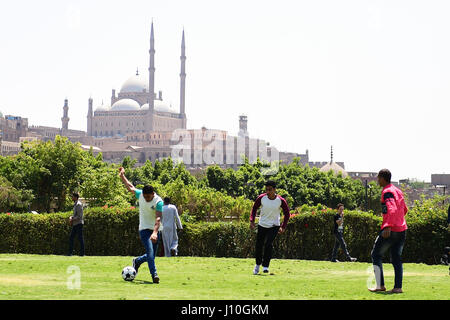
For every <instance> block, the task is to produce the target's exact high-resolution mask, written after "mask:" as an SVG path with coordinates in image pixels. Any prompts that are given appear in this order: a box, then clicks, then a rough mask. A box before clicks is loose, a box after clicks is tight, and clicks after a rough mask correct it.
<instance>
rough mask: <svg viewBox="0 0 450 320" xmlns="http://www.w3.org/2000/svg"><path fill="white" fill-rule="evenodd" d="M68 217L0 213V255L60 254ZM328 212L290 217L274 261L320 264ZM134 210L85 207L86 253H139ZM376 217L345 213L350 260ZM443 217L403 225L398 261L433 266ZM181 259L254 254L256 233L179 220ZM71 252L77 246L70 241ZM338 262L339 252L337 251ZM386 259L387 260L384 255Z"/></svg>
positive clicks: (443, 238)
mask: <svg viewBox="0 0 450 320" xmlns="http://www.w3.org/2000/svg"><path fill="white" fill-rule="evenodd" d="M70 214H71V213H69V212H67V213H55V214H45V215H33V214H16V215H6V214H0V253H31V254H57V255H60V254H66V253H67V249H68V237H69V233H70V228H71V227H70V226H69V225H68V224H67V219H68V217H69V216H70ZM334 214H335V212H334V211H333V210H330V209H324V210H312V211H311V210H309V211H306V212H300V213H299V214H297V215H293V216H292V217H291V219H290V220H289V224H288V227H287V230H286V232H285V233H284V234H282V235H279V236H277V238H276V240H275V242H274V258H285V259H307V260H326V259H329V258H330V254H331V251H332V248H333V245H334V236H333V234H332V229H333V215H334ZM138 220H139V217H138V211H137V209H135V208H130V209H103V208H94V209H88V210H86V212H85V228H84V235H85V244H86V254H87V255H101V256H106V255H126V256H134V255H139V254H142V252H143V247H142V245H141V243H140V240H139V236H138V232H137V228H138V224H139V223H138ZM380 224H381V217H378V216H375V215H373V214H371V213H365V212H359V211H349V212H346V215H345V229H344V230H345V231H344V237H345V240H346V242H347V245H348V247H349V249H350V253H351V255H352V256H354V257H357V258H358V260H359V261H364V262H370V261H371V257H370V252H371V250H372V246H373V243H374V241H375V238H376V237H377V235H378V232H379V228H380ZM446 226H447V223H446V220H445V216H444V215H442V217H441V216H437V217H433V218H432V219H431V218H430V219H428V220H427V219H421V220H417V219H416V220H415V221H409V222H408V227H409V230H408V232H407V240H406V245H405V248H404V251H403V261H404V262H416V263H427V264H436V263H439V260H440V257H441V254H442V250H443V248H444V247H445V246H448V245H449V244H450V234H449V232H448V231H447V229H446ZM179 237H180V245H179V254H180V255H182V256H216V257H239V258H249V257H253V256H254V245H255V238H256V231H251V230H250V229H249V223H248V222H245V221H244V222H242V221H241V222H238V221H233V222H198V223H189V222H184V229H183V230H181V231H180V232H179ZM75 249H76V250H77V249H78V242H77V241H75ZM340 254H341V258H342V259H344V257H343V256H342V252H340ZM386 259H387V260H386V261H388V257H386Z"/></svg>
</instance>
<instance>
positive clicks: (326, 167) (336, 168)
mask: <svg viewBox="0 0 450 320" xmlns="http://www.w3.org/2000/svg"><path fill="white" fill-rule="evenodd" d="M330 170H331V171H333V172H334V173H336V174H338V173H341V174H342V176H343V177H347V176H348V173H347V172H346V171H345V170H344V168H342V167H341V166H340V165H338V164H337V163H336V162H333V161H332V162H328V163H327V164H326V165H324V166H323V167H322V168H320V171H322V172H328V171H330Z"/></svg>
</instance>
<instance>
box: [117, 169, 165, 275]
mask: <svg viewBox="0 0 450 320" xmlns="http://www.w3.org/2000/svg"><path fill="white" fill-rule="evenodd" d="M119 176H120V178H121V180H122V182H123V183H124V185H125V187H126V188H127V189H128V191H130V192H132V193H134V195H135V196H136V198H137V199H138V200H139V236H140V238H141V241H142V244H143V245H144V247H145V252H146V253H145V254H144V255H142V256H140V257H137V258H134V259H133V268H134V269H135V270H136V274H137V272H138V269H139V267H140V265H141V264H142V263H144V262H145V261H147V262H148V268H149V270H150V274H151V276H152V279H153V283H159V277H158V274H157V273H156V266H155V256H156V252H157V250H158V244H159V242H160V241H161V231H162V229H163V226H162V225H161V216H162V207H163V201H162V199H161V197H160V196H158V195H157V194H156V193H155V191H154V189H153V187H152V186H145V187H144V188H143V189H142V190H140V189H136V188H135V187H134V186H133V184H132V183H131V182H130V181H128V179H127V178H126V177H125V170H124V168H122V167H120V168H119Z"/></svg>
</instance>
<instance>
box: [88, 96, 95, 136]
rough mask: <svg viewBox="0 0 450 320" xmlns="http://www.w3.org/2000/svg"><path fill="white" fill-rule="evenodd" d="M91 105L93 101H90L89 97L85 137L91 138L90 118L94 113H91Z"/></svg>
mask: <svg viewBox="0 0 450 320" xmlns="http://www.w3.org/2000/svg"><path fill="white" fill-rule="evenodd" d="M92 105H93V100H92V97H90V98H89V107H88V114H87V135H88V137H91V136H92V118H93V117H94V111H93V108H92Z"/></svg>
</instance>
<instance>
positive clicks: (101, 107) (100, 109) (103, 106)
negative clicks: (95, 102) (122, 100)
mask: <svg viewBox="0 0 450 320" xmlns="http://www.w3.org/2000/svg"><path fill="white" fill-rule="evenodd" d="M110 109H111V106H109V105H106V104H105V105H104V104H102V105H101V106H99V107H97V109H95V112H97V111H110Z"/></svg>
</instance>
